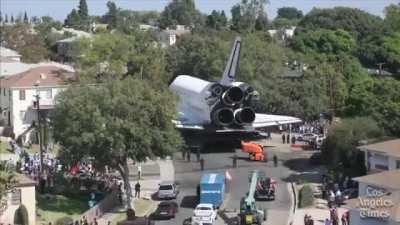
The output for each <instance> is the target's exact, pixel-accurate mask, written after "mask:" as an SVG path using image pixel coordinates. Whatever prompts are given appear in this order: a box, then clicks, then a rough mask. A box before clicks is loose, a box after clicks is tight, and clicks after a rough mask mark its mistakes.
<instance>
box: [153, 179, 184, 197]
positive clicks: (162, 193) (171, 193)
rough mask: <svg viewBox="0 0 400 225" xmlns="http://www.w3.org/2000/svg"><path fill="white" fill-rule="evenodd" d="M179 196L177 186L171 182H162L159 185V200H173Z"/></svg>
mask: <svg viewBox="0 0 400 225" xmlns="http://www.w3.org/2000/svg"><path fill="white" fill-rule="evenodd" d="M178 194H179V188H178V185H177V184H176V183H175V182H173V181H163V182H161V184H159V187H158V192H157V197H158V198H159V199H174V198H176V197H177V196H178Z"/></svg>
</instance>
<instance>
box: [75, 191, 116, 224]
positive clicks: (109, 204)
mask: <svg viewBox="0 0 400 225" xmlns="http://www.w3.org/2000/svg"><path fill="white" fill-rule="evenodd" d="M118 199H119V198H118V188H114V189H113V191H112V192H111V193H110V194H108V195H107V196H106V197H105V198H104V199H103V200H101V201H100V202H99V203H98V204H97V205H95V206H94V207H93V208H91V209H89V210H87V211H86V212H85V213H83V214H82V217H83V216H86V218H87V219H88V221H93V220H94V218H99V217H101V216H102V215H104V214H105V213H106V212H109V211H111V210H112V209H114V208H115V207H117V206H118V205H119V204H120V202H119V200H118Z"/></svg>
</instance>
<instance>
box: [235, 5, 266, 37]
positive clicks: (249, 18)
mask: <svg viewBox="0 0 400 225" xmlns="http://www.w3.org/2000/svg"><path fill="white" fill-rule="evenodd" d="M266 3H267V1H266V0H242V1H241V3H238V4H236V5H234V6H233V7H232V9H231V14H232V27H231V28H232V29H233V30H236V31H246V32H253V31H254V30H263V29H265V28H266V25H267V22H268V21H267V14H266V12H265V4H266ZM256 25H257V27H256Z"/></svg>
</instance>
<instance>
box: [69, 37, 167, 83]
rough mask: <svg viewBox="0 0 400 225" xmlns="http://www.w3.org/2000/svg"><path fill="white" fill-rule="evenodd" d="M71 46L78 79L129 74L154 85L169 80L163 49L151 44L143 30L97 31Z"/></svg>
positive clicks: (97, 78)
mask: <svg viewBox="0 0 400 225" xmlns="http://www.w3.org/2000/svg"><path fill="white" fill-rule="evenodd" d="M73 49H74V61H75V62H76V65H77V67H78V69H80V70H81V76H80V78H81V79H82V80H88V81H90V82H93V81H96V80H97V81H101V80H107V79H110V78H111V79H115V78H117V79H120V78H122V77H124V76H127V75H129V76H133V77H136V78H140V79H145V80H149V81H150V82H151V83H153V84H154V85H155V86H157V85H166V83H167V82H168V80H169V79H170V76H168V75H167V74H166V71H165V67H166V61H165V57H164V50H163V49H161V48H160V47H159V46H157V45H154V43H153V39H152V37H151V36H150V34H149V33H147V32H141V31H138V32H137V33H135V35H134V36H133V35H124V34H117V33H115V34H100V35H96V36H94V37H93V38H92V39H82V40H80V41H79V42H77V43H76V46H74V48H73ZM128 65H129V66H128Z"/></svg>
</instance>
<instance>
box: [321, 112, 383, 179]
mask: <svg viewBox="0 0 400 225" xmlns="http://www.w3.org/2000/svg"><path fill="white" fill-rule="evenodd" d="M383 135H384V132H383V130H382V129H381V128H380V126H379V125H378V123H377V122H376V121H374V120H373V119H371V118H367V117H355V118H349V119H343V120H342V121H341V122H340V123H338V124H335V125H334V126H333V127H332V129H331V130H330V131H329V133H328V136H327V138H326V139H325V140H324V142H323V144H322V160H323V162H324V163H325V164H326V165H327V166H328V167H329V168H330V169H332V170H333V171H341V172H345V173H346V174H348V175H350V176H360V175H363V174H365V164H364V156H363V154H362V152H360V151H359V150H358V149H357V146H358V145H359V144H360V141H362V140H367V139H370V138H379V137H382V136H383Z"/></svg>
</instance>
